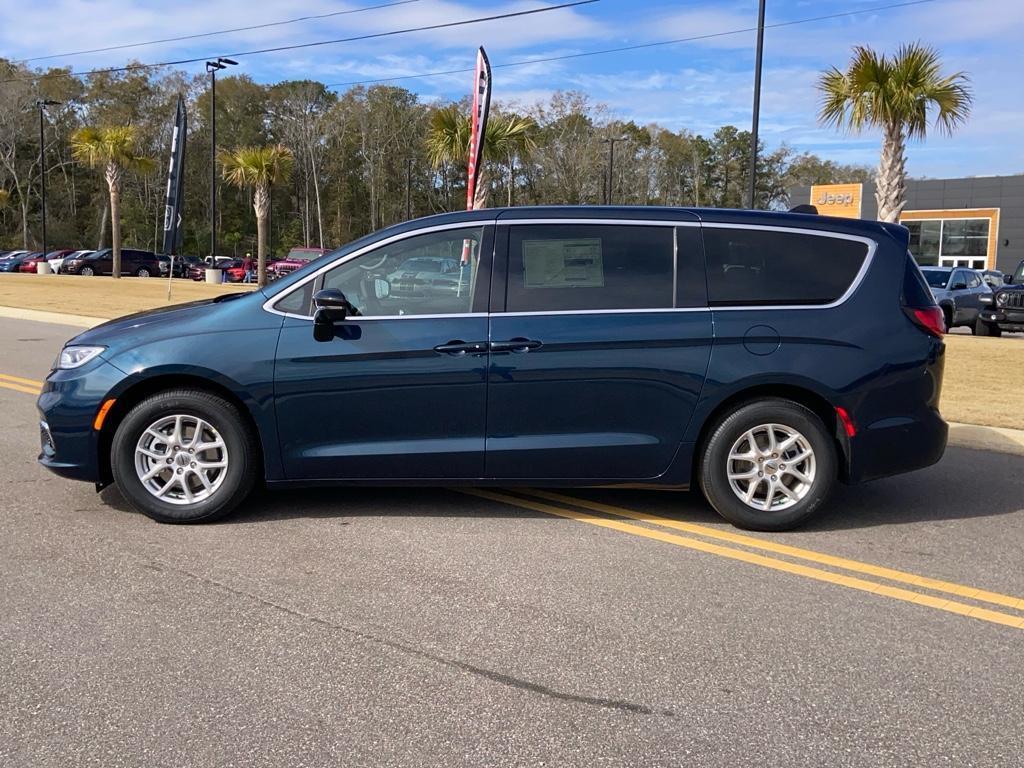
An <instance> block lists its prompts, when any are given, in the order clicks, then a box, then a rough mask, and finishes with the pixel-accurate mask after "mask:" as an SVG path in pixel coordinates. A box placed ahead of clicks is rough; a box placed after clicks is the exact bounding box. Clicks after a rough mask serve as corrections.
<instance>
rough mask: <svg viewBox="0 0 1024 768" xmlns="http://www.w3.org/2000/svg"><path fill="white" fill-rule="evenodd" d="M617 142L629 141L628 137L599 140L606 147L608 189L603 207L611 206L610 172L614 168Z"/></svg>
mask: <svg viewBox="0 0 1024 768" xmlns="http://www.w3.org/2000/svg"><path fill="white" fill-rule="evenodd" d="M617 141H629V136H616V137H614V138H610V139H601V143H602V144H607V145H608V188H607V189H606V190H605V201H604V202H605V205H611V204H612V178H613V176H612V171H613V169H614V167H615V142H617Z"/></svg>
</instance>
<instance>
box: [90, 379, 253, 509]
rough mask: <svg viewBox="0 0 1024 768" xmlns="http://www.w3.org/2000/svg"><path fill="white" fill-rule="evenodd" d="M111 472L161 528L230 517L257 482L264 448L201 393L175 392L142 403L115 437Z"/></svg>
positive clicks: (229, 408) (232, 413) (231, 412)
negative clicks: (259, 446) (168, 525)
mask: <svg viewBox="0 0 1024 768" xmlns="http://www.w3.org/2000/svg"><path fill="white" fill-rule="evenodd" d="M110 458H111V469H112V470H113V475H114V480H115V482H116V483H117V487H118V489H119V490H120V491H121V493H122V495H124V497H125V498H126V499H127V500H128V501H129V502H130V503H131V505H132V506H133V507H135V508H136V509H138V510H139V511H140V512H143V513H144V514H146V515H148V516H149V517H151V518H153V519H154V520H157V521H159V522H163V523H197V522H207V521H211V520H214V519H217V518H219V517H223V516H224V515H226V514H228V513H229V512H231V511H232V510H233V509H234V508H235V507H237V506H238V505H239V504H240V503H241V502H242V501H243V500H244V499H245V497H246V496H247V495H248V494H249V492H250V491H251V490H252V488H253V486H254V485H255V483H256V478H257V472H258V460H259V448H258V444H257V441H256V437H255V435H254V434H253V430H252V429H250V428H249V426H248V422H247V420H246V418H245V416H244V415H243V414H242V413H240V412H239V411H238V408H236V407H235V406H234V405H233V404H232V403H230V402H228V401H227V400H224V399H223V398H221V397H219V396H217V395H215V394H213V393H210V392H205V391H202V390H189V389H177V390H170V391H167V392H161V393H158V394H156V395H153V396H151V397H149V398H147V399H145V400H143V401H142V402H141V403H139V404H138V405H136V406H135V407H134V408H133V409H132V410H131V411H130V412H129V413H128V415H127V416H126V417H125V418H124V421H122V422H121V424H120V425H119V426H118V428H117V432H116V433H115V434H114V441H113V445H112V446H111V457H110Z"/></svg>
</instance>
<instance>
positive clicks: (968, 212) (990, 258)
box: [900, 208, 999, 269]
mask: <svg viewBox="0 0 1024 768" xmlns="http://www.w3.org/2000/svg"><path fill="white" fill-rule="evenodd" d="M929 219H931V220H934V219H988V222H989V223H988V253H987V254H986V256H985V269H995V268H996V256H997V255H998V251H999V209H998V208H930V209H922V210H916V211H903V213H901V214H900V223H901V224H902V223H903V222H904V221H925V220H929Z"/></svg>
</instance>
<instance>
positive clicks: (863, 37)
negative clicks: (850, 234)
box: [0, 0, 1024, 178]
mask: <svg viewBox="0 0 1024 768" xmlns="http://www.w3.org/2000/svg"><path fill="white" fill-rule="evenodd" d="M387 1H388V0H346V2H334V1H332V0H292V1H291V2H289V3H287V4H284V3H270V2H261V1H260V0H217V1H216V2H211V1H210V0H176V2H175V3H174V4H173V6H171V4H170V3H166V2H153V1H151V0H145V1H136V2H130V1H129V0H35V2H33V3H32V4H31V5H29V4H28V3H4V4H2V5H3V7H2V8H0V55H3V56H6V57H9V58H15V59H20V58H24V57H28V56H40V55H44V54H51V53H61V52H66V51H75V50H80V49H83V48H96V47H102V46H106V45H118V44H123V43H131V42H137V41H143V40H151V39H154V38H165V37H173V36H178V35H187V34H195V33H200V32H207V31H210V30H217V29H223V28H225V27H235V26H241V25H249V24H260V23H264V22H271V21H278V20H282V19H289V18H295V17H297V16H304V15H312V14H323V13H332V12H337V11H342V10H349V9H357V8H361V7H365V6H368V5H377V4H380V3H383V2H387ZM392 1H393V0H392ZM897 1H898V0H847V2H845V3H841V4H840V3H827V2H820V0H818V1H816V2H811V1H810V0H768V12H767V23H768V24H769V25H771V24H774V23H779V22H786V21H793V20H799V19H807V18H810V17H817V16H823V15H827V14H831V13H839V12H844V11H853V10H859V9H865V12H864V13H861V14H857V15H853V16H846V17H843V18H836V19H830V20H823V21H817V22H813V23H806V24H797V25H792V26H785V27H781V28H778V29H768V30H767V31H766V33H765V71H764V80H763V90H762V112H761V135H762V137H763V138H764V139H765V141H766V142H767V143H768V145H769V147H775V146H777V145H778V144H780V143H781V142H786V143H788V144H789V145H790V146H792V147H793V148H794V149H796V150H798V151H805V150H806V151H811V152H815V153H817V154H819V155H821V156H823V157H827V158H830V159H833V160H836V161H840V162H856V163H868V164H872V165H873V164H874V163H875V162H876V160H877V147H878V140H879V139H878V136H877V135H876V134H872V133H867V134H864V135H861V136H844V135H840V134H837V133H835V132H834V131H832V130H829V129H824V128H821V127H820V126H819V125H818V124H817V122H816V119H815V111H816V94H815V91H814V81H815V78H816V76H817V74H818V73H819V72H820V71H821V70H822V69H824V68H826V67H828V66H829V65H832V64H836V65H840V66H842V65H843V64H845V62H846V61H847V59H848V58H849V54H850V49H851V47H852V46H853V45H855V44H867V45H871V46H873V47H875V48H877V49H880V50H887V51H889V50H893V49H895V47H896V46H897V45H899V44H900V43H902V42H911V41H915V40H920V41H922V42H925V43H928V44H931V45H934V46H936V47H937V48H939V50H940V51H941V53H942V55H943V58H944V61H945V64H946V67H947V69H949V70H964V71H966V72H968V73H969V74H970V76H971V79H972V83H973V87H974V90H975V95H976V102H975V107H974V115H973V117H972V119H971V121H970V123H969V125H968V126H967V127H966V128H965V129H963V130H962V131H961V132H959V133H958V134H957V135H956V136H954V137H952V138H945V137H941V136H939V135H938V134H937V133H936V134H935V135H934V136H933V137H932V138H930V139H929V140H928V142H927V143H926V144H924V145H921V144H911V145H910V147H909V150H908V157H909V171H910V172H911V174H913V175H915V176H930V177H940V178H941V177H951V176H962V175H989V174H1009V173H1022V172H1024V141H1022V138H1024V131H1022V128H1021V126H1022V125H1024V86H1022V84H1021V80H1022V78H1024V65H1022V64H1021V59H1020V50H1019V49H1020V46H1021V44H1022V42H1021V41H1022V40H1024V0H935V2H928V3H922V4H919V5H914V6H910V7H904V8H896V9H890V10H870V9H877V8H879V7H880V6H884V5H888V4H890V3H891V2H897ZM548 4H555V0H552V2H549V3H540V2H533V1H531V0H523V1H513V2H476V3H473V2H465V1H456V0H415V1H414V2H407V3H404V4H401V5H393V6H391V7H387V8H378V9H375V10H369V11H363V12H359V13H352V14H347V15H341V16H334V17H332V18H328V19H319V20H315V21H305V22H300V23H295V24H288V25H284V26H275V27H267V28H264V29H259V30H250V31H247V32H241V33H233V34H229V35H223V36H217V37H208V38H202V39H199V40H192V41H187V42H176V43H166V44H159V45H151V46H147V47H144V48H133V49H128V50H120V51H110V52H105V53H97V54H89V55H84V56H75V57H68V58H57V59H52V60H50V61H47V62H38V63H39V64H42V63H48V64H67V65H72V66H74V67H75V68H88V67H95V66H116V65H119V64H123V63H125V62H126V61H127V60H129V59H130V58H135V59H140V60H142V61H147V62H148V61H159V60H166V59H174V58H187V57H191V56H209V55H214V56H215V55H218V54H230V53H232V52H235V51H243V50H247V49H251V48H263V47H270V46H275V45H287V44H291V43H297V42H307V41H315V40H323V39H328V38H333V37H344V36H352V35H359V34H367V33H373V32H381V31H387V30H393V29H399V28H404V27H411V26H417V25H422V24H432V23H439V22H444V21H455V20H460V19H469V18H473V17H477V16H484V15H491V14H496V13H502V12H507V11H514V10H523V9H526V8H535V7H540V6H542V5H548ZM169 7H170V8H173V10H168V8H169ZM756 15H757V0H724V1H723V2H710V1H708V0H677V1H676V2H669V1H668V0H646V1H644V0H600V1H599V2H596V3H593V4H590V5H583V6H579V7H576V8H572V9H565V10H558V11H552V12H550V13H544V14H538V15H533V16H526V17H520V18H517V19H510V20H504V21H495V22H489V23H484V24H477V25H473V26H468V27H461V28H455V29H446V30H436V31H432V32H423V33H415V34H408V35H402V36H396V37H389V38H386V39H380V40H372V41H365V42H360V43H347V44H341V45H330V46H321V47H317V48H310V49H305V50H298V51H289V52H280V53H274V54H265V55H260V56H251V57H245V58H242V59H240V62H241V66H240V67H239V68H238V71H240V72H245V73H247V74H249V75H251V76H252V77H253V78H254V79H256V80H257V81H260V82H273V81H276V80H281V79H288V78H300V77H312V78H317V79H320V80H322V81H324V82H328V83H340V82H348V81H358V80H367V79H373V78H384V77H392V76H400V75H410V74H417V73H422V72H431V71H437V70H449V69H459V68H462V67H470V66H472V63H473V56H474V51H475V48H476V46H477V45H481V44H482V45H484V46H485V47H486V48H487V50H488V53H489V54H490V58H491V61H492V63H493V64H495V65H500V64H503V63H506V62H512V61H521V60H524V59H534V58H543V57H547V56H558V55H564V54H575V53H582V52H586V51H594V50H600V49H605V48H615V47H620V46H629V45H636V44H642V43H649V42H655V41H661V40H669V39H675V38H681V37H692V36H697V35H706V34H712V33H719V32H726V31H730V30H737V29H743V28H746V27H751V26H754V25H755V24H756ZM754 42H755V35H754V33H753V32H745V33H740V34H733V35H728V36H724V37H716V38H712V39H707V40H703V41H696V42H690V43H682V44H677V45H671V46H662V47H657V48H649V49H646V50H639V51H630V52H624V53H614V54H608V55H602V56H592V57H585V58H577V59H570V60H567V61H560V62H543V63H540V62H538V63H533V64H529V65H527V66H520V67H512V68H500V67H499V68H496V69H495V85H494V93H495V98H496V99H497V100H499V101H501V102H505V103H507V102H515V103H518V104H521V105H527V106H528V105H530V104H532V103H534V102H535V101H537V100H538V99H543V98H545V97H546V96H548V95H549V94H550V93H551V92H552V91H554V90H558V89H562V90H578V91H582V92H584V93H586V94H588V95H589V96H590V97H591V99H592V100H593V101H594V102H597V103H602V104H605V105H607V107H608V108H609V110H610V112H611V114H612V115H614V116H616V117H619V118H622V119H632V120H635V121H637V122H639V123H648V122H657V123H660V124H661V125H664V126H666V127H669V128H672V129H679V128H688V129H690V130H692V131H695V132H703V133H707V132H710V131H712V130H714V128H716V127H717V126H719V125H722V124H724V123H733V124H735V125H738V126H740V127H743V128H746V127H749V125H750V108H751V106H750V105H751V95H752V88H753V85H752V81H753V60H754ZM190 66H193V67H195V69H196V71H201V65H190ZM469 80H470V77H469V76H468V75H466V74H457V75H445V76H438V77H431V78H422V79H410V80H399V81H397V84H400V85H404V86H405V87H408V88H410V89H412V90H414V91H416V92H417V93H418V94H420V96H421V97H422V98H423V99H424V100H432V99H439V98H452V97H458V96H461V95H463V94H465V93H467V92H468V90H469V85H470V83H469Z"/></svg>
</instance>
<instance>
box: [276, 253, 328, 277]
mask: <svg viewBox="0 0 1024 768" xmlns="http://www.w3.org/2000/svg"><path fill="white" fill-rule="evenodd" d="M325 253H327V250H326V249H324V248H292V249H291V250H290V251H288V255H287V256H286V257H285V258H283V259H277V260H276V261H272V262H270V263H269V264H268V265H267V279H268V280H277V279H279V278H282V277H284V276H285V275H290V274H291V273H292V272H294V271H295V270H297V269H301V268H302V267H304V266H306V265H307V264H308V263H309V262H311V261H313V260H314V259H319V258H320V257H321V256H323V255H324V254H325Z"/></svg>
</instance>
